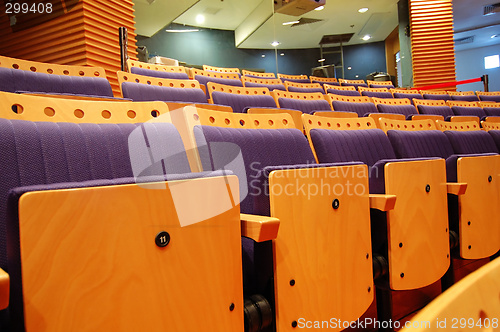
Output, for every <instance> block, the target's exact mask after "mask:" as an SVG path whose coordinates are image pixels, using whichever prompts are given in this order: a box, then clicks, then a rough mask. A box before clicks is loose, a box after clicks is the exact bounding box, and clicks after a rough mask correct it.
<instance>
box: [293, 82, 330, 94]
mask: <svg viewBox="0 0 500 332" xmlns="http://www.w3.org/2000/svg"><path fill="white" fill-rule="evenodd" d="M284 84H285V88H286V90H287V91H288V92H307V93H311V92H319V93H322V94H324V93H325V90H323V88H322V87H321V84H319V83H295V82H291V81H285V83H284Z"/></svg>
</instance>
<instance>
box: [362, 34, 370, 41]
mask: <svg viewBox="0 0 500 332" xmlns="http://www.w3.org/2000/svg"><path fill="white" fill-rule="evenodd" d="M371 38H372V36H370V35H364V36H363V38H361V39H363V40H369V39H371Z"/></svg>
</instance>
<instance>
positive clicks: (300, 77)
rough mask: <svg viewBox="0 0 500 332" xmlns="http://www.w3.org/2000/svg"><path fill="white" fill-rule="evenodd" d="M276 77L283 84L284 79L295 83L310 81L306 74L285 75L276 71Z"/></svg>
mask: <svg viewBox="0 0 500 332" xmlns="http://www.w3.org/2000/svg"><path fill="white" fill-rule="evenodd" d="M278 78H279V79H280V80H281V82H283V84H285V82H286V81H290V82H295V83H311V81H310V80H309V78H308V77H307V75H286V74H280V73H278Z"/></svg>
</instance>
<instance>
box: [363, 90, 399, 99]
mask: <svg viewBox="0 0 500 332" xmlns="http://www.w3.org/2000/svg"><path fill="white" fill-rule="evenodd" d="M361 95H362V96H366V97H375V98H386V99H392V98H394V97H393V96H392V93H390V92H374V91H363V92H361Z"/></svg>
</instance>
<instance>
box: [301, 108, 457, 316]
mask: <svg viewBox="0 0 500 332" xmlns="http://www.w3.org/2000/svg"><path fill="white" fill-rule="evenodd" d="M303 120H304V127H305V128H306V133H307V136H308V137H309V139H310V143H311V146H312V148H313V151H314V152H315V156H316V158H317V160H318V161H319V162H321V163H325V162H328V163H331V162H346V161H353V160H356V161H361V162H363V163H364V164H366V165H367V166H368V168H369V170H370V193H371V194H386V195H394V196H395V197H396V205H395V207H394V209H390V210H388V211H386V213H385V214H384V213H380V212H378V211H376V212H373V213H372V215H371V225H372V226H371V228H372V250H373V255H374V257H375V255H380V256H382V257H384V259H386V260H387V261H388V280H389V283H388V284H387V282H386V281H385V279H384V278H379V280H378V282H376V283H377V284H378V285H379V286H380V289H377V297H381V298H382V297H387V296H389V297H390V298H391V301H390V302H393V301H394V303H393V304H392V305H389V303H390V302H389V303H387V302H385V307H384V306H379V308H378V310H377V311H378V312H379V315H382V317H385V318H387V317H390V318H391V319H392V320H399V319H401V318H403V316H406V315H408V314H410V313H412V312H413V311H414V310H417V309H419V308H421V307H422V306H424V305H425V304H426V303H425V302H424V303H419V304H416V307H415V306H412V305H411V304H409V303H404V301H401V296H402V294H403V293H401V295H397V293H394V292H389V294H387V290H386V288H387V287H390V289H391V290H394V291H405V292H408V291H409V290H417V289H419V290H418V291H417V292H424V293H425V290H423V289H422V288H424V287H428V286H431V288H434V289H436V288H437V289H439V288H440V279H441V277H442V276H443V275H444V274H445V272H446V271H447V269H448V267H449V263H450V248H449V235H448V231H447V227H448V216H447V189H446V187H445V186H443V183H445V182H446V165H445V161H444V159H440V158H410V159H396V154H395V153H394V150H393V148H392V146H391V142H390V141H389V139H388V138H387V136H386V135H385V133H384V132H383V131H382V130H380V129H376V128H375V122H374V121H373V119H370V118H362V119H328V118H322V117H317V116H308V115H303ZM377 212H378V213H377ZM445 230H446V231H445ZM433 284H437V285H434V286H432V285H433ZM436 286H437V287H436ZM437 293H439V292H437ZM415 294H417V293H414V295H415ZM435 295H437V294H434V296H435ZM398 297H399V300H398ZM398 301H399V303H398ZM378 303H384V301H380V299H379V300H378ZM403 303H404V304H405V305H406V306H407V307H406V308H405V309H404V310H406V311H404V310H401V309H396V310H392V309H391V308H390V307H391V306H394V307H398V306H402V305H403ZM384 311H388V312H386V313H384ZM393 311H394V312H393ZM397 311H399V312H397ZM402 312H403V316H401V315H402Z"/></svg>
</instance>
